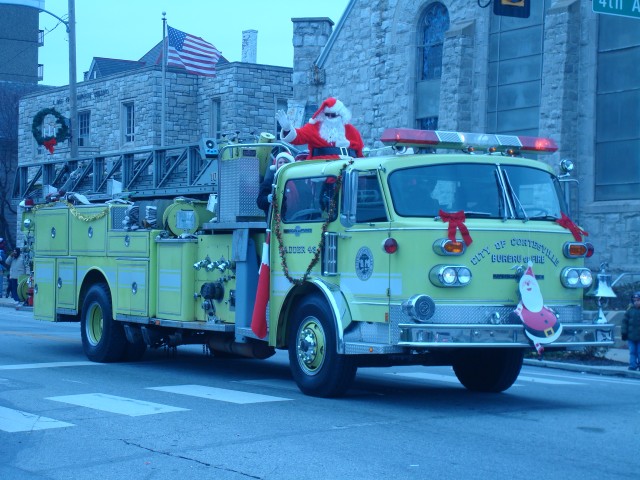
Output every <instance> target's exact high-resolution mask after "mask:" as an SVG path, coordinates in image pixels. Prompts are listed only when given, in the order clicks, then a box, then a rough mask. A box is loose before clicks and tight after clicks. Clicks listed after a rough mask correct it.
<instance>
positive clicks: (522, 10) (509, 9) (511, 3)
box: [493, 0, 640, 18]
mask: <svg viewBox="0 0 640 480" xmlns="http://www.w3.org/2000/svg"><path fill="white" fill-rule="evenodd" d="M639 1H640V0H639ZM530 11H531V4H530V0H493V14H494V15H502V16H505V17H519V18H529V14H530Z"/></svg>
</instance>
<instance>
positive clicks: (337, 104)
mask: <svg viewBox="0 0 640 480" xmlns="http://www.w3.org/2000/svg"><path fill="white" fill-rule="evenodd" d="M325 113H335V114H337V115H339V116H340V117H342V120H343V122H344V123H345V124H346V123H349V121H350V120H351V112H350V111H349V109H348V108H347V107H345V105H344V103H342V102H341V101H340V100H338V99H337V98H334V97H329V98H327V99H326V100H325V101H324V102H322V103H321V104H320V108H318V110H316V113H314V114H313V116H312V117H311V120H309V123H316V122H318V118H317V117H318V116H322V115H324V114H325ZM320 121H322V120H320Z"/></svg>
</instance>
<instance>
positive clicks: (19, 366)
mask: <svg viewBox="0 0 640 480" xmlns="http://www.w3.org/2000/svg"><path fill="white" fill-rule="evenodd" d="M88 365H104V364H103V363H95V362H49V363H22V364H17V365H0V370H30V369H34V368H57V367H86V366H88Z"/></svg>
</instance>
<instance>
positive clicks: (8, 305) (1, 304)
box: [0, 300, 33, 312]
mask: <svg viewBox="0 0 640 480" xmlns="http://www.w3.org/2000/svg"><path fill="white" fill-rule="evenodd" d="M0 308H13V309H14V310H20V311H21V312H33V307H28V306H26V305H18V306H16V305H14V304H13V300H12V301H11V302H0Z"/></svg>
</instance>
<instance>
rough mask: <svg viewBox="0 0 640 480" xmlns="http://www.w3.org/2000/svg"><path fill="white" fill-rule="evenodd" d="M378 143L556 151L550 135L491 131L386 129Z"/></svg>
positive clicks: (415, 146)
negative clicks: (503, 133) (539, 135)
mask: <svg viewBox="0 0 640 480" xmlns="http://www.w3.org/2000/svg"><path fill="white" fill-rule="evenodd" d="M380 140H381V141H382V143H384V144H385V145H388V146H393V147H414V148H425V147H431V148H442V149H453V150H467V151H469V149H475V150H478V151H486V152H490V153H493V152H501V153H507V154H509V155H517V154H521V153H537V154H545V153H554V152H555V151H557V150H558V146H557V145H556V142H555V141H553V139H551V138H544V137H529V136H526V135H495V134H492V133H463V132H445V131H442V130H414V129H411V128H387V129H386V130H385V131H384V132H383V133H382V136H381V137H380Z"/></svg>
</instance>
